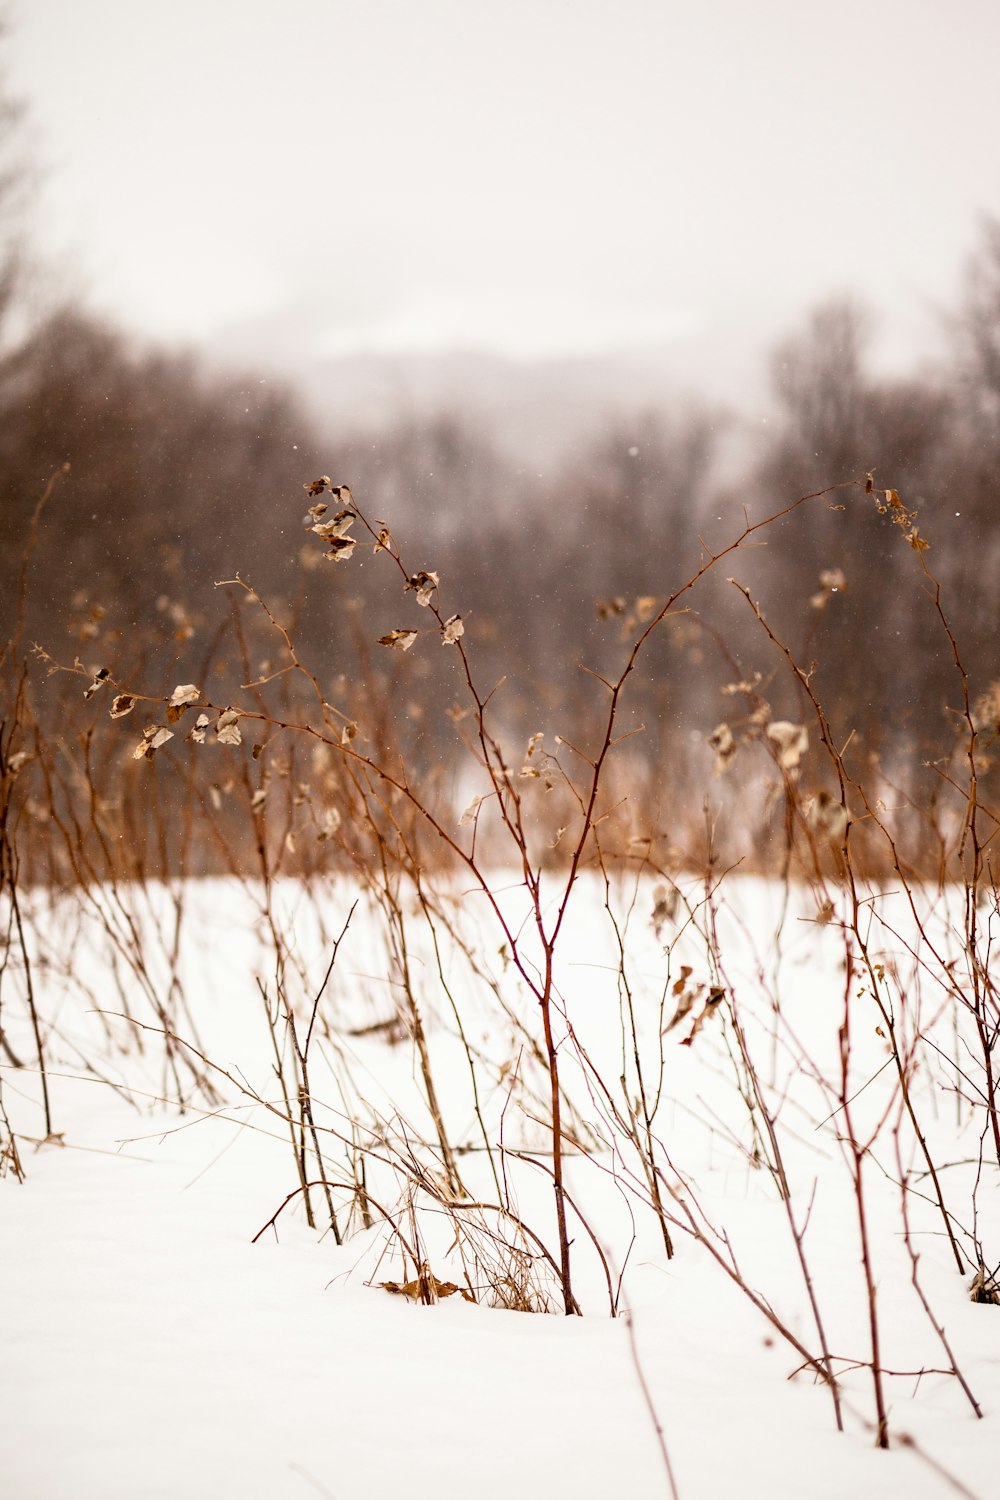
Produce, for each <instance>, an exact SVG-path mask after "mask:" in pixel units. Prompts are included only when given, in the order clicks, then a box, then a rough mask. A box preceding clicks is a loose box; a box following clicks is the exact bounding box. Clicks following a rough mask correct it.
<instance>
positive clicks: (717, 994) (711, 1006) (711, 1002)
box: [681, 987, 726, 1047]
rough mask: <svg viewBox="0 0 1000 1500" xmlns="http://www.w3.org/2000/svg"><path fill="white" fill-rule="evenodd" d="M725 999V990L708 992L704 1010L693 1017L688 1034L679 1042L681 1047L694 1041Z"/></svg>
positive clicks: (716, 989)
mask: <svg viewBox="0 0 1000 1500" xmlns="http://www.w3.org/2000/svg"><path fill="white" fill-rule="evenodd" d="M725 998H726V992H725V990H723V989H719V988H718V987H716V988H714V989H711V990H709V992H708V999H707V1000H706V1001H705V1006H704V1009H703V1010H701V1011H699V1013H698V1014H697V1015H696V1016H695V1018H694V1025H693V1026H692V1027H691V1030H690V1032H689V1034H688V1035H687V1036H686V1037H685V1038H684V1040H683V1041H682V1042H681V1046H682V1047H690V1045H691V1043H692V1042H693V1041H694V1039H695V1037H696V1036H697V1035H698V1033H699V1031H700V1030H701V1028H702V1027H703V1026H704V1024H705V1022H706V1021H707V1020H708V1018H709V1016H711V1015H714V1013H715V1012H716V1011H717V1010H718V1008H719V1006H720V1005H721V1004H722V1002H723V1000H724V999H725Z"/></svg>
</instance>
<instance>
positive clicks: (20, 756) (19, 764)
mask: <svg viewBox="0 0 1000 1500" xmlns="http://www.w3.org/2000/svg"><path fill="white" fill-rule="evenodd" d="M34 758H35V757H34V755H32V753H31V751H30V750H15V751H14V754H13V755H11V756H10V757H9V758H8V761H7V768H6V769H7V775H8V776H9V777H10V779H11V781H13V780H14V777H15V776H16V775H17V773H18V772H19V771H20V770H21V769H22V768H23V767H24V766H26V765H27V764H28V762H29V760H34Z"/></svg>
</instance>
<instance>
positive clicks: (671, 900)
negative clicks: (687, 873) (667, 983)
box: [651, 885, 690, 973]
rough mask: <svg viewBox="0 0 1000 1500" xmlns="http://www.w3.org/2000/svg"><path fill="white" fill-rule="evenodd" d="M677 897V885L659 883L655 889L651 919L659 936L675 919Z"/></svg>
mask: <svg viewBox="0 0 1000 1500" xmlns="http://www.w3.org/2000/svg"><path fill="white" fill-rule="evenodd" d="M677 899H678V896H677V887H676V886H666V885H658V886H657V887H656V889H655V890H654V891H653V911H652V915H651V920H652V923H653V931H654V932H655V933H656V936H657V937H659V936H660V932H661V931H662V929H663V928H664V927H665V925H666V924H667V923H668V922H672V921H673V919H674V913H675V912H676V911H677ZM688 972H689V973H690V970H688Z"/></svg>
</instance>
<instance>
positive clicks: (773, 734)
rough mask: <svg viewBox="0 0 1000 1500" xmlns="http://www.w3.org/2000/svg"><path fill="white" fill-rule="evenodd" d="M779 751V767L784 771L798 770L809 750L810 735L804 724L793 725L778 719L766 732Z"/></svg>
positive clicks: (785, 720)
mask: <svg viewBox="0 0 1000 1500" xmlns="http://www.w3.org/2000/svg"><path fill="white" fill-rule="evenodd" d="M764 732H765V734H766V735H767V737H768V739H769V740H770V741H771V743H772V744H773V745H774V746H775V749H776V750H777V760H778V765H779V766H780V767H781V769H782V770H783V771H794V770H797V768H798V765H799V762H800V760H801V759H802V757H803V755H805V753H806V751H807V750H808V749H809V735H808V732H807V730H806V727H805V725H804V724H791V723H789V721H788V720H787V719H778V720H776V722H775V723H773V724H769V725H768V726H767V729H766V730H765V731H764Z"/></svg>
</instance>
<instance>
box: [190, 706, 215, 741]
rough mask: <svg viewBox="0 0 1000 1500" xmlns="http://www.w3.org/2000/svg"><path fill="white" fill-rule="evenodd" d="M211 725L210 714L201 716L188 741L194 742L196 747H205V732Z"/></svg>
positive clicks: (196, 721)
mask: <svg viewBox="0 0 1000 1500" xmlns="http://www.w3.org/2000/svg"><path fill="white" fill-rule="evenodd" d="M209 723H210V720H209V717H208V714H199V715H198V717H197V719H196V720H195V724H194V728H193V729H192V731H191V733H190V734H189V735H188V739H189V740H194V743H195V744H196V745H203V744H204V743H205V730H206V729H207V728H208V726H209Z"/></svg>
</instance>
